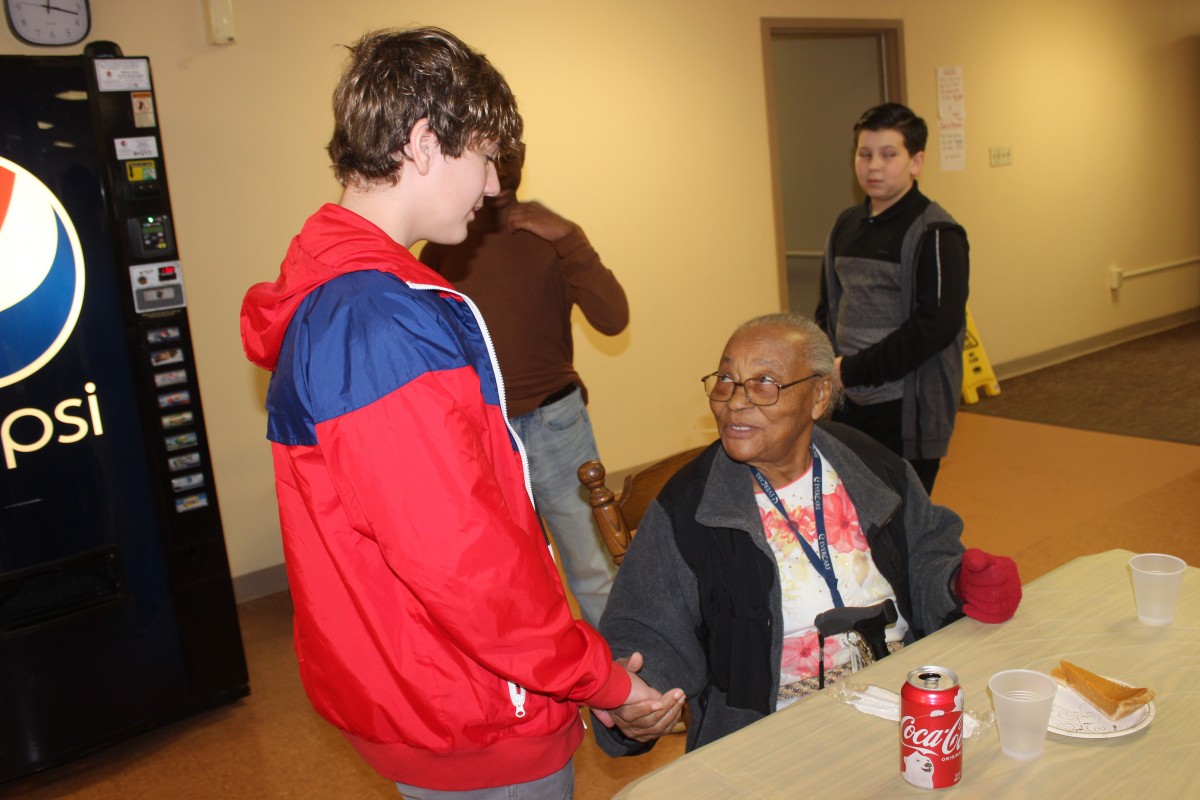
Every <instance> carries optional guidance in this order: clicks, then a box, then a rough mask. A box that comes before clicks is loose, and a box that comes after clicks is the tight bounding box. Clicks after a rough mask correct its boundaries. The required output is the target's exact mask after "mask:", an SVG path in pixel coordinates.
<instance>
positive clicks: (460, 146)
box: [327, 28, 523, 186]
mask: <svg viewBox="0 0 1200 800" xmlns="http://www.w3.org/2000/svg"><path fill="white" fill-rule="evenodd" d="M348 49H349V50H350V64H349V65H348V66H347V67H346V71H345V72H344V73H343V75H342V78H341V80H340V81H339V82H338V85H337V89H336V90H334V93H333V115H334V129H333V138H331V139H330V141H329V146H328V148H327V149H328V151H329V157H330V159H331V160H332V161H333V171H334V174H335V175H336V176H337V179H338V181H339V182H340V183H341V184H342V185H343V186H345V185H346V184H348V183H354V182H364V183H373V182H377V181H385V182H387V183H390V184H395V183H396V181H397V180H399V178H400V171H401V169H402V167H403V163H404V162H403V158H402V157H398V156H397V155H396V154H398V153H400V152H401V151H402V150H403V149H404V146H405V144H407V143H408V138H409V135H410V134H411V133H412V129H413V126H415V125H416V123H417V122H418V121H420V120H421V119H428V120H429V126H430V128H431V129H432V130H433V132H434V134H435V135H436V136H437V138H438V143H439V145H440V147H441V151H442V153H443V154H445V155H447V156H449V157H451V158H458V157H459V156H461V155H462V154H463V151H464V150H465V149H471V148H477V147H480V146H482V145H484V144H485V143H491V142H495V143H496V145H497V147H498V149H499V153H498V155H499V156H501V157H504V156H507V155H512V154H514V153H515V152H516V151H517V148H518V146H519V145H520V142H521V131H522V128H523V123H522V121H521V115H520V113H518V111H517V101H516V98H514V97H513V94H512V90H510V89H509V87H508V84H507V83H506V82H505V81H504V76H503V75H501V74H500V73H499V71H497V70H496V68H495V67H493V66H492V64H491V62H489V61H488V60H487V58H486V57H485V56H483V55H482V54H481V53H477V52H475V51H474V50H472V49H471V48H469V47H468V46H467V45H466V44H464V43H463V42H462V41H461V40H459V39H458V38H457V37H455V36H454V35H453V34H451V33H449V32H447V31H444V30H441V29H440V28H416V29H413V30H407V31H399V30H379V31H373V32H371V33H368V34H366V35H365V36H363V37H362V38H361V39H359V40H358V41H357V42H356V43H355V44H353V45H351V46H350V47H349V48H348Z"/></svg>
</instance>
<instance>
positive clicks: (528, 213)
mask: <svg viewBox="0 0 1200 800" xmlns="http://www.w3.org/2000/svg"><path fill="white" fill-rule="evenodd" d="M505 228H506V229H507V230H508V232H509V233H515V232H517V231H529V232H530V233H532V234H533V235H534V236H538V237H540V238H542V239H545V240H546V241H547V242H557V241H558V240H559V239H562V238H563V237H565V236H566V235H567V234H569V233H571V232H572V231H574V230H575V228H576V225H575V223H574V222H571V221H570V220H568V219H563V218H562V217H560V216H559V215H558V214H555V213H554V212H553V211H551V210H550V209H548V208H546V207H545V206H544V205H542V204H541V203H539V202H537V201H536V200H534V201H533V202H530V203H515V204H514V205H513V206H512V207H511V208H509V209H508V218H507V220H506V221H505Z"/></svg>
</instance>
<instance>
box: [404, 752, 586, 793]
mask: <svg viewBox="0 0 1200 800" xmlns="http://www.w3.org/2000/svg"><path fill="white" fill-rule="evenodd" d="M396 788H397V789H399V790H400V794H402V795H404V800H571V798H573V797H574V796H575V764H574V762H573V761H568V762H567V765H566V766H565V767H563V768H562V769H560V770H559V771H558V772H555V773H554V774H553V775H547V776H546V777H545V778H539V779H538V780H536V781H529V782H528V783H518V784H516V785H514V786H497V787H495V788H492V789H471V790H468V791H464V792H440V791H438V790H436V789H421V788H420V787H417V786H408V785H407V784H403V783H397V784H396Z"/></svg>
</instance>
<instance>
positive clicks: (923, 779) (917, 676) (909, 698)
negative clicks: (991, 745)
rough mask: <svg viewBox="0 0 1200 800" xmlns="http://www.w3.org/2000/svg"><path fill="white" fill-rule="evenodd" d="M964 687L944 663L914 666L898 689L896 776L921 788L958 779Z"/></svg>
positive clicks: (951, 784)
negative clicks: (900, 776)
mask: <svg viewBox="0 0 1200 800" xmlns="http://www.w3.org/2000/svg"><path fill="white" fill-rule="evenodd" d="M962 715H963V690H962V686H960V685H959V683H958V676H957V675H955V674H954V673H953V672H951V671H950V670H948V669H946V668H945V667H918V668H917V669H914V670H913V671H912V672H910V673H908V680H906V681H905V682H904V688H903V689H901V690H900V774H901V775H902V776H904V780H906V781H908V782H909V783H911V784H912V785H913V786H917V787H919V788H921V789H945V788H946V787H947V786H953V785H954V784H956V783H958V782H959V780H960V779H961V778H962V730H963V722H962Z"/></svg>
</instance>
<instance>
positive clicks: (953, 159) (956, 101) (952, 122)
mask: <svg viewBox="0 0 1200 800" xmlns="http://www.w3.org/2000/svg"><path fill="white" fill-rule="evenodd" d="M937 93H938V145H939V148H938V149H939V150H940V151H941V156H942V169H943V170H947V171H948V170H960V169H965V168H966V165H967V132H966V119H967V108H966V102H965V100H964V97H963V74H962V67H938V69H937Z"/></svg>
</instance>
